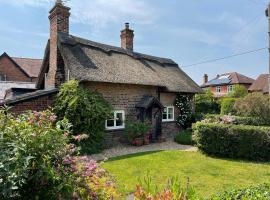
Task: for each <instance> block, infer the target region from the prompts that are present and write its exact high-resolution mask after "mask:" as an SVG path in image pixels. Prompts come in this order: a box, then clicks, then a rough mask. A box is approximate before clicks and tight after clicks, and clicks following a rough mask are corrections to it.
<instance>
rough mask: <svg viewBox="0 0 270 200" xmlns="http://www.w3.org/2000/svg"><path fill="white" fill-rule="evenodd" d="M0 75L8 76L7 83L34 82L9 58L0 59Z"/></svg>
mask: <svg viewBox="0 0 270 200" xmlns="http://www.w3.org/2000/svg"><path fill="white" fill-rule="evenodd" d="M0 74H3V75H6V76H7V81H18V82H32V80H31V78H29V77H28V76H27V75H26V74H25V73H24V72H22V70H20V69H19V68H18V66H16V65H15V64H14V63H13V62H12V61H11V60H10V59H9V58H8V57H2V59H0Z"/></svg>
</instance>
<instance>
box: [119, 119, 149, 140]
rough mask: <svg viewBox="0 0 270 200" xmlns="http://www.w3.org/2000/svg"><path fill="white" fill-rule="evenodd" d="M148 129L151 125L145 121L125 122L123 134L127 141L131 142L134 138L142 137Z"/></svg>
mask: <svg viewBox="0 0 270 200" xmlns="http://www.w3.org/2000/svg"><path fill="white" fill-rule="evenodd" d="M150 129H151V125H150V124H148V123H145V122H135V123H131V122H127V123H126V128H125V130H124V134H125V137H126V139H127V140H128V142H130V143H132V141H133V140H134V139H136V138H144V136H145V135H146V134H147V133H148V132H149V131H150Z"/></svg>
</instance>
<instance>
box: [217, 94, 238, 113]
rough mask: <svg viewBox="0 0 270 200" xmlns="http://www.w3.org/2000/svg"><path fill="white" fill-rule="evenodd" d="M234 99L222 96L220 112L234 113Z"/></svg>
mask: <svg viewBox="0 0 270 200" xmlns="http://www.w3.org/2000/svg"><path fill="white" fill-rule="evenodd" d="M235 101H236V99H235V98H223V99H222V100H221V111H220V112H221V114H222V115H228V114H235V112H236V111H235V110H234V104H235Z"/></svg>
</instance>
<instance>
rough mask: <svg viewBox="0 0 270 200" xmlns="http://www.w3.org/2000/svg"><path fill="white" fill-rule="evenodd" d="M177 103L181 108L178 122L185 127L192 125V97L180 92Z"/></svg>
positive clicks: (179, 108)
mask: <svg viewBox="0 0 270 200" xmlns="http://www.w3.org/2000/svg"><path fill="white" fill-rule="evenodd" d="M175 105H176V107H177V108H178V110H179V116H178V117H177V119H176V120H177V124H178V125H179V126H181V127H183V128H188V127H190V126H191V123H192V121H193V112H192V99H191V97H190V96H188V95H182V94H178V95H177V97H176V102H175Z"/></svg>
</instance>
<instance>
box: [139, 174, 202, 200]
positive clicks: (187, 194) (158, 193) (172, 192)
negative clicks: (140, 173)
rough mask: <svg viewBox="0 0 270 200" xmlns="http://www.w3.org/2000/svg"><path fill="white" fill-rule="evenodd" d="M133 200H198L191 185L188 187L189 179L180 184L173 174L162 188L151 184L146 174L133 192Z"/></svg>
mask: <svg viewBox="0 0 270 200" xmlns="http://www.w3.org/2000/svg"><path fill="white" fill-rule="evenodd" d="M134 196H135V198H134V199H135V200H199V199H200V198H199V197H198V196H197V194H196V192H195V190H194V188H193V187H190V185H189V180H188V182H187V184H186V185H182V184H181V181H180V178H179V177H178V176H175V177H173V178H170V179H169V180H168V184H167V186H166V187H165V188H164V189H161V188H159V186H154V185H152V179H151V177H149V175H147V176H146V177H144V181H140V184H139V185H138V186H137V188H136V191H135V193H134Z"/></svg>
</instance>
